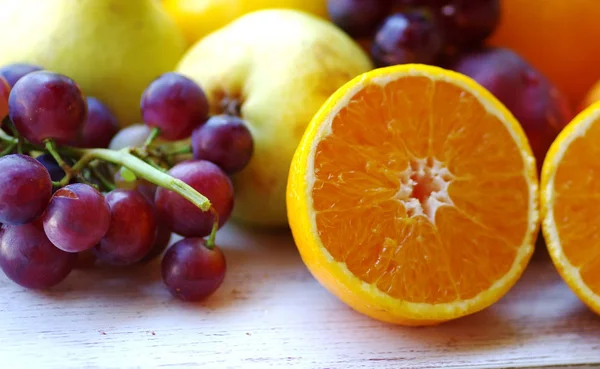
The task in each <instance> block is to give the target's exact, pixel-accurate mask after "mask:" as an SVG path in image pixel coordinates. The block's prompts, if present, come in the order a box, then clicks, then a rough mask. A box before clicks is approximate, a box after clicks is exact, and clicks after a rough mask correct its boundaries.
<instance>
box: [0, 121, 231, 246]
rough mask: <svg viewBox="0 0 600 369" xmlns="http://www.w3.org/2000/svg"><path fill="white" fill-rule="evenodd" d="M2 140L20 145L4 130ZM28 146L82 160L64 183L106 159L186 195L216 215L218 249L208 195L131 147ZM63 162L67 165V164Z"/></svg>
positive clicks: (211, 242) (210, 241)
mask: <svg viewBox="0 0 600 369" xmlns="http://www.w3.org/2000/svg"><path fill="white" fill-rule="evenodd" d="M0 141H2V142H4V143H5V144H6V145H8V146H12V145H17V144H18V139H17V138H15V137H11V136H10V135H7V134H6V133H5V132H4V131H2V130H1V129H0ZM25 146H26V147H27V149H31V150H37V151H43V150H44V149H45V150H47V151H49V152H50V153H51V154H52V155H53V156H54V157H55V159H56V160H57V161H58V162H59V163H60V162H61V161H62V158H61V156H60V153H63V154H66V155H69V156H74V157H79V160H78V161H77V162H76V163H75V164H74V165H73V166H72V167H69V168H68V172H66V173H69V174H68V175H67V176H65V178H63V180H65V179H66V178H67V177H68V176H69V175H70V176H71V177H72V176H73V175H76V174H77V173H80V172H81V171H82V170H83V169H85V168H86V167H88V165H90V163H91V162H92V161H94V160H102V161H105V162H109V163H112V164H116V165H119V166H121V167H125V168H127V169H128V170H130V171H131V172H133V173H134V174H135V175H136V177H138V178H143V179H145V180H147V181H148V182H151V183H153V184H155V185H157V186H160V187H163V188H165V189H167V190H171V191H173V192H175V193H177V194H179V195H180V196H183V197H184V198H185V199H187V200H188V201H190V202H191V203H192V204H194V205H195V206H197V207H198V208H199V209H200V210H202V211H211V212H212V213H213V214H214V217H215V222H214V225H213V229H212V232H211V234H210V236H209V238H208V241H207V245H208V246H209V247H210V248H212V247H214V244H215V237H216V232H217V229H218V228H219V216H218V213H217V211H216V210H215V209H214V207H213V206H212V204H211V203H210V200H209V199H208V198H207V197H206V196H204V195H202V194H201V193H199V192H198V191H196V190H195V189H194V188H193V187H191V186H190V185H188V184H187V183H185V182H183V181H182V180H180V179H177V178H174V177H172V176H171V175H169V174H167V173H166V172H164V171H162V170H160V169H158V168H155V167H153V166H152V165H151V164H148V163H147V162H145V161H144V160H142V159H140V158H138V157H137V156H135V155H133V154H132V153H131V149H130V148H124V149H121V150H118V151H116V150H109V149H78V148H73V147H57V146H56V145H55V144H54V142H51V141H48V142H46V143H45V145H44V146H45V147H42V146H37V145H32V144H30V143H25ZM59 159H60V161H59ZM62 162H63V163H64V161H62ZM65 165H66V164H65ZM61 166H62V165H61ZM63 180H61V182H60V184H63V183H62V182H63ZM67 181H68V179H67Z"/></svg>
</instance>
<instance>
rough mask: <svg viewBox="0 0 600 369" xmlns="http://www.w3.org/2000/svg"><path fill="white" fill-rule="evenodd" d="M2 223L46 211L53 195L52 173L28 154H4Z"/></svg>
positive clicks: (29, 218) (26, 219)
mask: <svg viewBox="0 0 600 369" xmlns="http://www.w3.org/2000/svg"><path fill="white" fill-rule="evenodd" d="M0 173H1V174H2V175H0V223H2V224H8V225H20V224H25V223H29V222H31V221H33V220H34V219H36V218H37V217H39V216H40V215H42V213H43V212H44V209H46V206H47V205H48V201H50V197H51V196H52V181H51V180H50V174H49V173H48V171H47V170H46V168H44V166H43V165H42V164H40V163H39V162H37V161H36V160H35V159H33V158H31V157H30V156H27V155H18V154H15V155H7V156H3V157H1V158H0Z"/></svg>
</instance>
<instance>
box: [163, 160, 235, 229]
mask: <svg viewBox="0 0 600 369" xmlns="http://www.w3.org/2000/svg"><path fill="white" fill-rule="evenodd" d="M169 174H170V175H171V176H173V177H175V178H178V179H180V180H182V181H183V182H185V183H187V184H188V185H190V186H191V187H193V188H194V189H195V190H196V191H198V192H200V193H201V194H203V195H204V196H206V197H207V198H208V199H209V200H210V202H211V203H212V206H213V207H214V208H215V210H216V211H217V213H218V214H219V226H223V224H225V222H226V221H227V219H229V216H230V215H231V211H232V210H233V185H232V184H231V180H230V179H229V177H227V174H225V172H223V171H222V170H221V169H220V168H219V167H218V166H216V165H215V164H213V163H211V162H209V161H204V160H199V161H186V162H183V163H180V164H178V165H176V166H174V167H173V168H172V169H171V170H170V171H169ZM154 204H155V206H156V210H157V212H158V215H159V217H160V218H161V219H163V220H164V221H165V222H166V223H167V225H168V226H169V228H170V229H171V230H172V231H173V232H175V233H177V234H179V235H182V236H184V237H204V236H207V235H209V234H210V232H211V230H212V227H213V224H214V215H213V213H212V212H210V211H206V212H204V211H202V210H200V209H199V208H198V207H196V206H195V205H194V204H192V203H191V202H189V201H188V200H186V199H185V198H184V197H182V196H181V195H179V194H177V193H175V192H173V191H169V190H167V189H165V188H163V187H159V188H158V190H157V191H156V198H155V201H154Z"/></svg>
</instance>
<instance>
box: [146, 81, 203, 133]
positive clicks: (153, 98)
mask: <svg viewBox="0 0 600 369" xmlns="http://www.w3.org/2000/svg"><path fill="white" fill-rule="evenodd" d="M141 109H142V116H143V119H144V122H145V123H146V124H148V125H149V126H150V127H158V128H160V130H161V134H160V137H161V138H164V139H165V140H171V141H172V140H179V139H182V138H186V137H189V135H190V134H191V133H192V130H193V129H194V128H196V127H197V126H199V125H201V124H202V123H204V122H205V121H206V119H208V110H209V106H208V100H207V99H206V95H205V94H204V91H202V89H201V88H200V86H198V85H197V84H196V82H194V81H192V80H191V79H189V78H187V77H185V76H183V75H181V74H178V73H165V74H163V75H162V76H160V77H158V78H157V79H156V80H154V81H153V82H152V83H150V85H149V86H148V87H147V88H146V90H145V91H144V94H143V96H142V102H141Z"/></svg>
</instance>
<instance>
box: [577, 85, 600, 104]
mask: <svg viewBox="0 0 600 369" xmlns="http://www.w3.org/2000/svg"><path fill="white" fill-rule="evenodd" d="M597 101H600V81H598V82H596V83H595V84H594V85H593V86H592V88H591V89H590V90H589V91H588V93H587V94H586V95H585V98H584V99H583V100H582V101H581V103H580V104H579V106H578V111H582V110H584V109H586V108H587V107H589V106H590V105H592V104H594V103H595V102H597Z"/></svg>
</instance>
